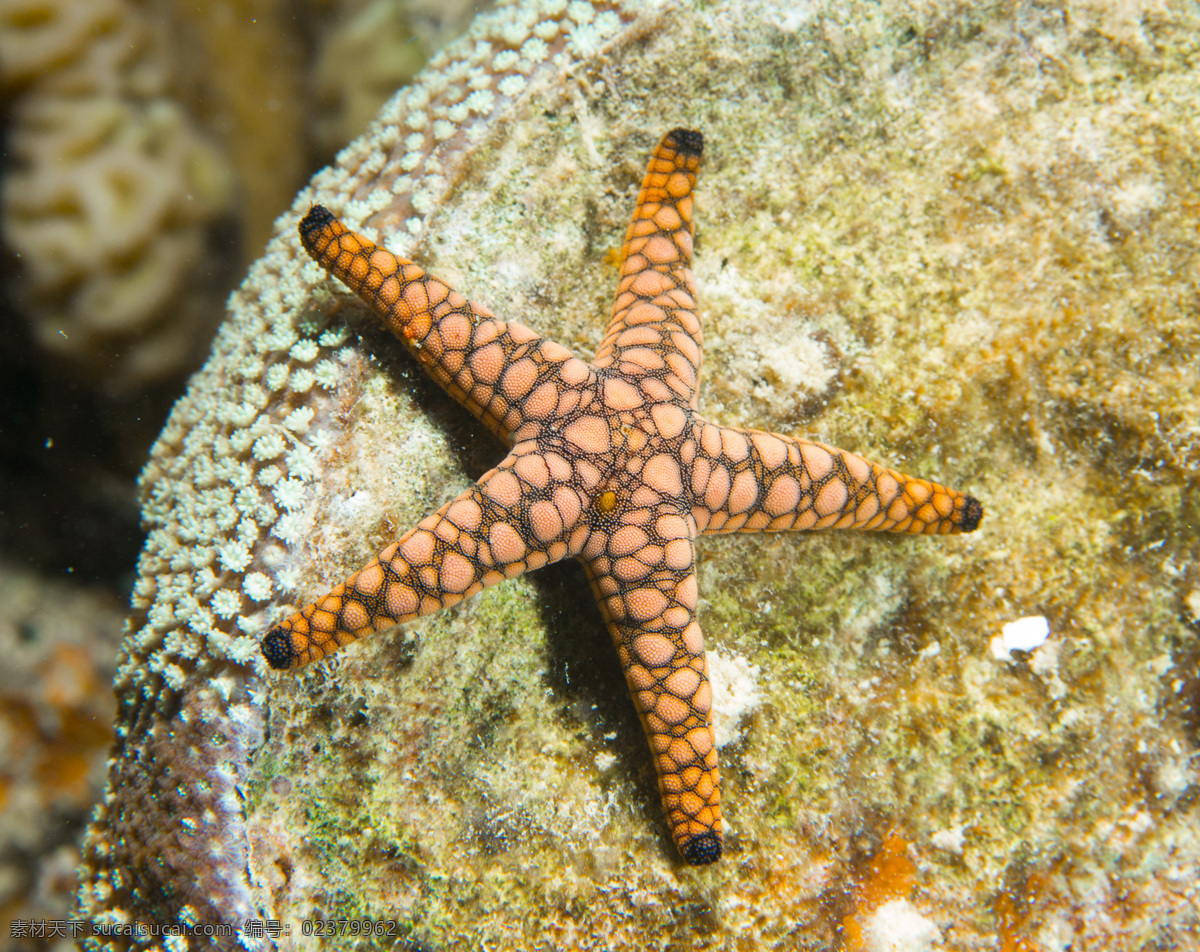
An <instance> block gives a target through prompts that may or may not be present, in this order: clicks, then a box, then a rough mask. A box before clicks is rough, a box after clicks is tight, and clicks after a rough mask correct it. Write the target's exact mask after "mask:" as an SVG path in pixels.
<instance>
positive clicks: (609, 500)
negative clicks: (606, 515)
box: [592, 489, 617, 512]
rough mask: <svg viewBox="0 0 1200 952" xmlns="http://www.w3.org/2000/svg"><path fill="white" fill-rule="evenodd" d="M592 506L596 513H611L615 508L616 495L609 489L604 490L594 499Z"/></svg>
mask: <svg viewBox="0 0 1200 952" xmlns="http://www.w3.org/2000/svg"><path fill="white" fill-rule="evenodd" d="M592 505H594V506H595V507H596V510H597V511H598V512H612V511H613V510H614V509H616V508H617V494H616V493H615V492H613V491H612V490H611V489H606V490H605V491H604V492H602V493H601V494H600V495H599V496H597V497H596V501H595V502H594V503H593V504H592Z"/></svg>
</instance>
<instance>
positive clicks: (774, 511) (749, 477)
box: [690, 423, 983, 535]
mask: <svg viewBox="0 0 1200 952" xmlns="http://www.w3.org/2000/svg"><path fill="white" fill-rule="evenodd" d="M696 442H697V450H696V459H695V462H694V464H693V467H692V484H691V487H690V488H691V491H692V494H693V499H694V508H693V510H692V512H693V515H694V517H695V519H696V524H697V526H698V527H699V529H700V531H702V532H704V533H722V532H777V531H783V530H786V529H880V530H886V531H889V532H911V533H922V534H928V535H945V534H947V533H956V532H973V531H974V530H975V529H976V528H977V527H978V526H979V523H980V520H982V519H983V506H982V504H981V503H980V502H979V500H978V499H975V498H974V497H973V496H968V495H966V494H965V493H961V492H958V491H957V490H954V489H948V488H946V487H945V486H942V485H940V484H938V483H933V482H929V481H927V480H924V479H917V478H916V477H914V476H906V475H905V474H903V473H900V472H897V471H896V470H894V469H888V468H886V467H884V466H880V465H878V464H877V463H872V462H870V461H868V460H866V459H863V457H861V456H858V455H856V454H854V453H848V452H847V451H845V450H839V449H837V448H835V447H832V446H826V445H825V444H824V443H816V442H813V441H811V440H802V439H794V438H792V437H787V436H780V435H779V434H777V433H764V432H762V431H761V430H743V429H738V428H735V427H719V426H715V425H713V424H711V423H702V424H701V425H700V426H699V433H698V436H697V440H696Z"/></svg>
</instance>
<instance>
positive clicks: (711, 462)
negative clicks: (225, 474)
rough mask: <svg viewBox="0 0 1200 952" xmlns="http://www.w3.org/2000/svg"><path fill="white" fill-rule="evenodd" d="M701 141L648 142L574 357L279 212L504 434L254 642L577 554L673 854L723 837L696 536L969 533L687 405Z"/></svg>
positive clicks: (891, 491)
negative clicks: (612, 274)
mask: <svg viewBox="0 0 1200 952" xmlns="http://www.w3.org/2000/svg"><path fill="white" fill-rule="evenodd" d="M702 148H703V139H702V137H701V135H700V133H698V132H692V131H688V130H683V129H676V130H674V131H673V132H670V133H668V134H667V136H666V137H665V138H664V139H663V140H662V142H661V143H660V145H659V146H658V148H657V149H656V150H655V152H654V155H653V157H652V158H651V160H650V166H649V168H648V170H647V172H646V177H645V179H644V181H643V184H642V190H641V194H640V195H639V196H638V203H637V209H636V211H635V212H634V216H633V221H632V222H631V223H630V226H629V231H628V233H627V235H626V239H625V245H624V248H623V249H622V258H623V264H622V266H621V274H620V283H619V286H618V289H617V297H616V302H615V304H614V307H613V314H612V318H611V320H610V323H609V327H608V333H607V334H606V336H605V338H604V342H603V344H601V346H600V350H599V352H598V353H597V354H596V359H595V360H594V361H593V362H592V363H591V364H590V365H589V364H587V363H585V362H584V361H582V360H579V359H578V358H576V357H573V356H571V354H570V353H569V352H568V351H567V350H566V349H565V348H563V347H561V346H559V345H558V344H555V343H553V342H551V341H548V340H545V339H543V338H541V337H539V336H538V335H537V334H535V333H534V332H533V331H531V330H529V329H527V328H525V327H523V326H522V325H520V324H515V323H509V322H505V321H500V320H497V319H496V318H495V317H494V316H493V315H492V314H491V312H490V311H488V310H487V309H486V308H483V307H480V306H479V305H476V304H472V303H471V302H469V301H467V300H466V299H465V298H463V297H462V296H461V295H459V294H458V293H457V292H455V291H453V290H451V289H450V288H449V287H447V286H446V285H445V284H443V283H442V282H441V281H439V280H438V279H437V278H434V277H431V276H430V275H427V274H426V273H425V272H424V271H422V270H421V268H419V267H418V266H417V265H416V264H414V263H413V262H411V261H409V260H407V259H404V258H398V257H396V256H395V255H393V254H391V253H389V252H387V251H385V250H383V249H381V248H378V247H376V246H375V245H374V244H372V243H371V242H370V241H368V240H367V239H366V238H364V237H362V236H361V235H357V234H354V233H353V232H351V231H349V230H348V229H347V228H346V226H345V225H343V224H342V223H341V222H340V221H338V220H337V219H335V218H334V217H333V216H332V215H331V214H330V213H329V212H328V211H326V210H325V209H324V208H322V207H321V206H315V207H313V208H312V209H311V210H310V211H309V213H308V214H307V215H306V216H305V218H304V220H303V221H302V222H301V223H300V235H301V239H302V241H303V243H304V247H305V248H306V249H307V250H308V251H309V253H310V254H312V255H313V257H314V258H315V259H316V260H317V261H319V262H320V263H321V264H322V265H324V266H325V267H326V268H327V269H329V271H330V272H332V273H333V274H334V275H336V276H337V277H339V278H340V279H341V280H342V281H344V282H345V283H346V284H347V285H348V286H349V287H350V288H351V289H353V290H354V291H355V292H357V293H358V294H359V295H360V296H361V297H362V298H363V299H364V300H365V301H366V302H367V303H368V304H369V305H370V306H371V307H372V309H373V310H375V311H376V312H377V313H378V314H379V315H380V316H381V317H382V318H383V320H384V321H386V322H387V324H388V326H389V327H390V328H391V329H392V331H393V332H394V333H395V334H396V335H397V336H398V337H399V338H400V339H401V340H402V341H404V342H405V343H406V344H407V345H408V347H409V349H410V350H411V351H412V352H413V353H414V354H415V355H416V357H417V359H418V360H420V361H421V363H422V364H423V365H424V366H425V368H426V370H427V371H428V373H429V374H430V375H431V376H432V377H433V378H434V379H435V380H437V382H438V383H440V384H441V385H442V386H443V387H444V388H445V389H446V390H447V391H448V392H449V393H450V394H451V395H452V396H453V397H454V398H455V399H456V400H457V401H458V402H459V403H461V404H462V405H463V406H464V407H466V408H467V409H468V410H470V411H471V412H472V413H474V414H475V416H477V417H478V418H479V419H480V420H482V421H483V422H484V423H486V424H487V425H488V426H489V427H490V428H491V429H492V430H493V431H494V432H495V433H496V434H497V435H499V436H500V438H501V439H503V440H504V441H505V443H507V444H508V445H509V446H511V448H512V449H511V451H510V452H509V454H508V456H507V457H505V459H504V461H503V462H502V463H500V465H499V466H497V467H496V468H495V469H493V470H492V471H491V472H489V473H487V474H485V475H484V476H483V477H482V478H481V479H480V480H479V482H478V483H477V484H476V485H475V486H473V487H472V488H471V489H469V490H467V491H466V492H464V493H463V494H462V495H460V496H459V497H458V498H457V499H454V500H453V501H451V502H449V503H447V504H446V505H445V506H443V507H442V508H441V509H439V510H438V511H437V512H435V513H434V514H432V515H431V516H429V517H427V518H426V519H425V520H424V521H422V522H421V523H420V524H419V525H418V526H417V527H416V528H414V529H412V530H411V531H410V532H408V533H406V534H405V535H403V536H401V537H400V538H399V539H398V540H397V541H395V542H393V543H392V544H391V545H389V546H387V548H385V549H383V551H381V552H380V553H379V555H378V557H377V558H376V559H375V560H374V561H373V562H371V563H370V564H369V565H367V566H366V567H365V568H363V569H362V570H361V571H359V572H358V573H357V574H355V575H353V576H351V577H350V578H349V579H347V580H346V581H345V582H344V583H343V584H341V585H339V586H338V587H337V588H336V589H335V590H334V591H332V592H331V593H329V594H328V595H326V596H324V597H323V598H321V599H319V600H318V601H317V602H315V603H314V604H312V605H309V606H308V607H307V608H305V609H303V610H302V611H300V612H298V613H296V614H294V615H292V616H291V617H290V618H287V619H286V620H284V621H283V622H281V623H280V624H278V625H276V626H275V627H274V628H272V629H271V631H270V632H269V633H268V634H267V636H266V637H265V638H264V640H263V643H262V651H263V654H264V655H265V657H266V659H267V661H268V662H269V663H270V665H271V666H272V667H274V668H280V669H284V668H294V667H297V666H300V665H303V664H307V663H309V662H311V661H315V660H317V659H319V658H322V657H324V656H325V655H327V654H329V653H330V652H333V651H336V650H337V649H338V648H341V647H344V646H346V645H347V644H349V643H350V642H352V641H354V640H355V639H357V638H360V637H362V636H363V635H366V634H368V633H369V632H372V631H379V630H382V629H385V628H389V627H391V626H392V625H395V624H397V623H398V622H403V621H407V620H409V619H412V618H416V617H418V616H420V615H425V614H429V613H430V612H434V611H437V610H438V609H440V608H444V607H445V606H447V605H452V604H454V603H455V602H457V601H459V600H461V599H463V598H466V597H468V596H470V595H473V594H474V593H476V592H478V591H479V590H480V589H482V588H484V587H485V586H487V585H491V584H493V583H495V582H499V581H501V580H503V579H506V578H512V577H513V576H516V575H519V574H521V573H522V572H525V571H526V570H528V569H534V568H538V567H539V566H542V565H545V564H547V563H549V562H554V561H557V560H558V559H562V558H566V557H568V556H573V557H575V558H577V559H579V560H580V561H581V562H582V563H583V564H584V567H585V568H586V570H587V573H588V576H589V578H590V579H591V584H592V590H593V592H594V594H595V596H596V600H597V602H598V603H599V605H600V608H601V611H602V612H603V614H604V617H605V620H606V622H607V623H608V627H609V630H610V632H611V633H612V637H613V641H614V642H615V643H616V648H617V652H618V655H619V656H620V661H621V666H622V668H623V669H624V671H625V677H626V680H627V682H628V685H629V690H630V693H631V695H632V697H633V701H634V704H635V705H636V707H637V710H638V713H639V715H640V716H641V719H642V723H643V726H644V727H645V730H646V736H647V738H648V739H649V742H650V747H651V750H652V752H653V755H654V763H655V767H656V768H657V770H658V778H659V789H660V791H661V793H662V799H663V806H664V808H665V810H666V813H667V818H668V822H669V823H670V825H671V831H672V834H673V836H674V839H675V843H676V845H677V847H678V848H679V851H680V853H681V854H682V856H683V857H684V859H685V860H686V861H687V862H689V863H692V864H705V863H711V862H714V861H715V860H716V859H718V858H719V857H720V855H721V845H722V837H721V806H720V791H719V780H718V773H717V753H716V747H715V744H714V740H713V732H712V726H711V720H710V708H711V691H710V688H709V683H708V676H707V666H706V662H705V656H704V643H703V639H702V637H701V633H700V625H699V623H698V622H697V619H696V600H697V591H696V573H695V538H696V536H697V535H698V534H701V533H720V532H757V531H768V532H769V531H779V530H784V529H825V528H839V529H887V530H891V531H895V532H913V533H952V532H970V531H972V530H973V529H975V528H976V526H978V525H979V521H980V519H981V518H982V515H983V508H982V506H981V505H980V503H979V502H978V501H977V500H976V499H974V498H972V497H970V496H967V495H964V494H962V493H959V492H956V491H955V490H952V489H947V488H945V487H943V486H940V485H938V484H936V483H930V482H926V481H925V480H921V479H914V478H913V477H910V476H905V475H903V474H901V473H898V472H896V471H895V470H891V469H886V468H884V467H882V466H878V465H876V464H874V463H870V462H868V461H867V460H865V459H863V458H862V457H860V456H856V455H854V454H853V453H848V452H846V451H844V450H839V449H835V448H833V447H831V446H826V445H824V444H822V443H814V442H810V441H808V440H802V439H793V438H790V437H786V436H779V435H776V434H772V433H763V432H760V431H756V430H742V429H735V428H732V427H721V426H716V425H714V424H712V423H709V422H707V421H706V420H704V419H703V418H702V417H701V416H700V415H699V414H698V413H697V412H696V395H697V384H698V381H699V374H700V357H701V332H700V322H699V320H698V319H697V317H696V312H695V291H694V287H693V280H692V274H691V270H690V267H689V265H690V262H691V257H692V235H693V225H692V193H693V189H694V187H695V182H696V172H697V169H698V168H699V165H700V154H701V151H702Z"/></svg>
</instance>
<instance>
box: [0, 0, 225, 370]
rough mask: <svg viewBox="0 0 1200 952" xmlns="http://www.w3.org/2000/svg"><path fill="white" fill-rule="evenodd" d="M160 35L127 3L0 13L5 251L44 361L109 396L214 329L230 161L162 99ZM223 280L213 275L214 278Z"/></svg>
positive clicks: (62, 4)
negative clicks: (6, 151)
mask: <svg viewBox="0 0 1200 952" xmlns="http://www.w3.org/2000/svg"><path fill="white" fill-rule="evenodd" d="M160 39H161V37H160V36H159V35H158V33H157V32H156V31H155V29H154V28H153V26H152V24H151V22H149V21H148V20H147V18H146V17H145V16H144V15H143V14H142V13H141V11H140V10H139V8H138V7H137V6H135V5H132V4H131V3H129V2H126V0H100V2H92V0H87V2H80V0H74V2H69V0H17V2H10V3H8V4H6V6H5V9H4V10H3V11H0V48H2V49H3V51H4V52H5V54H6V55H5V56H4V58H3V59H0V64H2V65H0V85H2V86H6V87H9V88H10V89H11V88H16V89H18V90H19V92H20V95H19V98H18V99H17V101H16V103H15V105H14V107H13V109H12V131H11V133H10V143H9V147H10V150H11V153H12V156H13V165H12V168H11V169H10V170H9V173H8V175H7V177H6V179H5V182H4V187H3V194H2V196H0V201H2V204H3V238H4V242H5V244H6V245H7V246H8V248H9V249H10V250H11V251H12V252H13V253H14V254H15V255H16V256H17V257H18V259H19V270H18V275H17V281H16V283H15V293H16V297H17V301H18V303H19V304H20V305H21V307H22V308H23V309H24V310H25V311H27V312H28V313H29V314H31V315H32V316H33V317H34V322H35V337H36V340H37V342H38V343H39V344H40V345H41V346H42V347H44V348H46V349H48V350H50V351H51V352H53V353H55V354H56V355H58V356H59V357H60V358H63V359H66V360H69V361H71V362H72V363H73V364H74V365H75V366H77V367H80V368H82V369H84V370H85V372H86V373H87V374H88V375H90V376H93V377H103V379H104V380H105V381H106V382H107V384H108V385H109V386H110V387H112V388H115V389H122V388H130V387H136V386H139V385H142V384H144V383H145V382H146V381H149V380H154V379H158V378H161V377H163V376H169V375H171V374H175V373H178V372H179V370H180V369H181V368H183V367H186V366H187V365H188V364H189V363H190V357H191V354H192V353H193V352H194V350H195V349H196V348H197V347H198V346H199V345H200V342H201V341H202V340H203V339H204V338H205V337H206V336H207V334H208V333H209V332H210V330H211V323H210V321H211V318H210V312H209V311H208V310H207V308H206V307H205V303H206V302H205V301H203V300H202V299H200V296H201V295H202V292H203V291H204V290H205V289H206V288H207V289H208V293H209V295H210V300H211V294H212V290H213V288H212V287H211V285H210V284H208V281H209V275H211V274H212V272H213V269H211V268H209V269H205V268H202V267H200V265H201V262H202V260H203V258H204V255H205V252H206V247H205V241H206V234H207V229H208V228H210V227H211V226H212V225H213V223H214V222H215V221H216V220H217V219H218V218H219V217H220V216H221V215H222V214H223V213H224V212H225V210H226V209H227V207H228V203H229V200H230V197H231V193H230V189H229V181H228V179H227V176H226V174H225V171H224V164H223V161H222V159H221V156H220V155H219V153H218V152H217V150H216V149H215V147H214V146H213V145H212V143H211V142H210V141H208V140H207V139H206V138H205V136H204V135H203V134H202V133H200V132H199V131H198V130H197V129H196V128H195V127H194V125H193V123H192V122H191V120H190V119H189V118H188V116H187V115H186V114H185V113H184V112H183V110H182V109H181V108H180V106H179V105H178V104H177V103H175V102H174V101H172V100H171V99H170V98H169V96H168V70H167V66H166V62H165V56H164V54H163V50H162V44H161V42H160ZM217 270H218V272H219V269H217Z"/></svg>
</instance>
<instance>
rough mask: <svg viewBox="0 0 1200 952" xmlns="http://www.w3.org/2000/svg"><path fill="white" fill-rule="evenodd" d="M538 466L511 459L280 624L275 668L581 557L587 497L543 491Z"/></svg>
mask: <svg viewBox="0 0 1200 952" xmlns="http://www.w3.org/2000/svg"><path fill="white" fill-rule="evenodd" d="M538 461H539V458H538V457H537V456H536V455H535V454H532V453H526V454H519V453H512V454H509V456H508V457H507V458H506V459H505V460H504V461H503V462H502V463H501V464H500V465H499V466H498V467H496V468H495V469H493V470H492V471H491V472H489V473H485V474H484V475H483V477H482V478H481V479H480V480H479V482H478V483H476V484H475V485H474V486H472V487H471V488H470V489H468V490H467V491H466V492H464V493H462V494H461V495H460V496H458V497H457V498H455V499H453V500H451V501H450V502H448V503H446V505H444V506H442V507H441V508H440V509H439V510H437V512H435V513H433V514H432V515H430V516H427V517H426V518H425V519H424V520H422V521H421V522H420V523H419V524H418V525H417V526H416V527H415V528H414V529H412V530H410V531H409V532H407V533H405V534H404V535H403V536H401V537H400V538H399V539H397V540H396V541H395V542H393V543H391V544H390V545H388V546H387V547H386V548H385V549H383V550H382V551H381V552H380V553H379V554H378V555H377V556H376V557H375V559H374V560H372V561H371V562H370V563H369V564H368V565H366V566H364V567H363V568H362V569H360V570H359V571H358V572H356V573H355V574H354V575H352V576H350V578H348V579H346V581H345V582H343V583H342V584H341V585H339V586H338V587H337V588H335V589H334V590H333V591H332V592H330V593H329V594H328V595H325V596H323V597H322V598H319V599H317V601H315V602H313V603H312V604H311V605H309V606H307V607H306V608H304V609H302V610H301V611H298V612H296V613H295V614H293V615H291V616H290V617H289V618H286V619H284V620H283V621H282V622H280V623H279V624H277V625H275V626H274V627H273V628H272V629H271V630H270V631H269V632H268V633H267V634H266V636H265V637H264V638H263V641H262V646H261V647H262V653H263V656H264V657H265V658H266V659H267V663H268V664H270V666H271V667H272V668H276V669H279V670H285V669H288V668H297V667H300V666H302V665H305V664H308V663H310V662H312V661H317V660H319V659H320V658H323V657H325V655H328V654H332V653H333V652H334V651H337V650H338V649H339V648H344V647H345V646H346V645H348V644H350V642H352V641H355V640H357V639H359V638H361V637H363V636H364V635H368V634H370V633H372V632H375V631H382V630H384V629H385V628H390V627H392V626H393V625H396V624H398V623H400V622H405V621H411V620H412V619H414V618H418V617H420V616H421V615H429V614H432V613H433V612H436V611H438V610H440V609H442V608H446V607H447V606H449V605H453V604H455V603H456V602H459V601H462V600H463V599H464V598H469V597H470V596H471V595H474V594H475V593H476V592H478V591H480V590H481V589H483V588H485V587H487V586H489V585H494V584H495V583H496V582H501V581H503V580H504V579H506V578H514V577H515V576H517V575H520V574H522V573H523V572H525V571H527V570H529V569H535V568H539V567H541V566H543V565H546V564H548V563H550V562H555V561H557V560H559V559H561V558H563V557H564V556H566V555H571V554H574V550H573V549H572V548H571V546H570V544H569V542H568V541H567V536H568V534H569V533H570V532H571V531H572V530H573V528H574V527H573V526H570V527H568V526H567V525H565V524H566V523H568V522H573V521H577V520H578V517H579V513H580V512H581V511H582V509H583V501H582V498H581V496H580V494H579V493H578V492H577V491H576V490H575V489H574V488H572V487H571V486H569V485H558V486H553V487H552V491H551V492H549V493H545V492H538V490H537V472H538V470H539V468H540V469H545V466H544V464H543V465H541V467H539V466H538ZM530 473H532V474H533V480H532V481H531V480H530V479H529V478H527V477H528V474H530Z"/></svg>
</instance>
